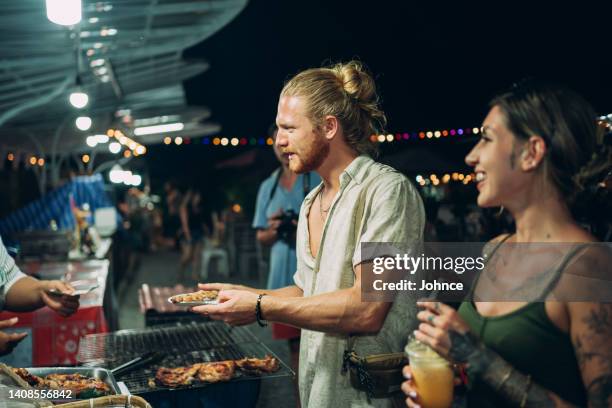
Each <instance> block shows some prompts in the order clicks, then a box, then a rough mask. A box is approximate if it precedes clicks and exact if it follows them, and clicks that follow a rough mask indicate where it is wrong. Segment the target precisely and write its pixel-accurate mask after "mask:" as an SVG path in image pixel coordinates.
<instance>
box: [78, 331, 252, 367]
mask: <svg viewBox="0 0 612 408" xmlns="http://www.w3.org/2000/svg"><path fill="white" fill-rule="evenodd" d="M257 342H259V340H258V339H257V338H256V337H255V336H254V335H253V334H252V333H251V332H250V331H249V330H248V329H247V328H245V327H235V328H232V327H230V326H228V325H226V324H224V323H220V322H207V323H195V322H194V323H190V324H184V325H170V326H158V327H155V328H152V329H140V330H120V331H117V332H114V333H108V334H92V335H88V336H85V337H83V338H82V339H81V342H80V344H79V351H78V355H77V360H78V361H79V362H81V363H87V362H92V361H101V362H103V363H106V364H114V363H117V362H125V361H129V360H130V359H131V358H134V357H137V356H140V355H141V354H142V353H143V352H145V351H159V352H164V353H185V352H189V351H193V350H203V349H209V348H215V347H220V346H227V345H233V344H241V343H257Z"/></svg>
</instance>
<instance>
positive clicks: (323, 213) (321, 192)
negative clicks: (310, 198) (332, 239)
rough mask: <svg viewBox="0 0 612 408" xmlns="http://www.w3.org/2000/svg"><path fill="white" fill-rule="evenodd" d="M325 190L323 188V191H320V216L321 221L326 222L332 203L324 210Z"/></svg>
mask: <svg viewBox="0 0 612 408" xmlns="http://www.w3.org/2000/svg"><path fill="white" fill-rule="evenodd" d="M323 189H324V187H321V189H320V190H319V214H320V215H321V219H322V220H323V221H325V217H326V216H327V213H328V212H329V209H330V208H331V203H330V204H329V206H328V207H327V208H326V209H323Z"/></svg>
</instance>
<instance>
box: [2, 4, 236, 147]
mask: <svg viewBox="0 0 612 408" xmlns="http://www.w3.org/2000/svg"><path fill="white" fill-rule="evenodd" d="M246 2H247V0H214V1H201V0H120V1H119V0H117V1H91V0H83V3H82V8H83V13H82V20H81V22H80V23H78V24H77V25H75V26H71V27H68V28H67V27H63V26H60V25H56V24H54V23H52V22H50V21H49V20H48V19H47V16H46V12H45V3H44V2H43V1H42V0H21V1H18V2H1V3H0V27H2V28H0V31H1V32H2V34H1V35H0V112H1V113H0V147H2V150H4V152H0V153H6V152H7V151H15V152H23V153H24V154H25V153H32V154H37V155H40V156H51V157H55V155H56V154H58V155H62V154H71V153H79V152H83V151H86V150H88V149H90V148H89V147H88V146H87V145H86V144H85V139H86V136H88V135H91V134H96V133H106V131H107V130H108V129H109V128H116V129H121V131H122V132H123V133H124V134H125V135H126V136H129V137H130V138H132V139H133V140H135V141H136V142H138V143H141V144H143V145H145V144H151V143H159V142H161V141H162V140H163V137H164V136H165V135H162V134H159V133H152V134H148V135H142V136H135V135H134V133H133V130H134V129H135V128H136V127H138V126H142V124H163V123H167V122H169V121H173V122H180V123H183V124H184V126H183V127H182V129H181V130H180V132H177V133H173V135H175V134H176V135H177V136H182V137H190V136H196V135H197V136H202V135H206V134H210V133H214V132H218V131H219V130H220V127H219V125H217V124H215V123H212V122H208V121H207V120H208V119H209V117H210V114H211V113H210V111H209V110H208V109H207V108H205V107H202V106H187V104H186V100H185V94H184V91H183V87H182V82H183V81H184V80H185V79H188V78H190V77H193V76H195V75H197V74H200V73H202V72H204V71H206V70H207V69H208V67H209V64H208V63H207V62H206V61H203V60H184V59H183V58H182V54H183V51H184V50H185V49H186V48H188V47H190V46H193V45H195V44H197V43H199V42H201V41H203V40H204V39H206V38H208V37H209V36H211V35H212V34H214V33H215V32H216V31H218V30H219V29H221V28H222V27H223V26H225V25H226V24H227V23H229V22H230V21H231V20H232V19H233V18H234V17H235V16H236V15H237V14H238V13H239V12H240V11H241V10H242V9H243V8H244V7H245V5H246ZM77 87H80V88H81V89H82V90H83V91H85V92H86V93H87V94H88V95H89V104H88V105H87V106H86V107H85V108H84V109H81V110H78V109H76V108H74V107H73V106H72V105H70V103H69V102H68V98H69V95H70V94H71V92H73V91H74V90H75V89H76V88H77ZM81 115H84V116H85V115H86V116H89V117H91V119H92V122H93V124H92V126H91V128H90V129H89V130H88V131H81V130H78V129H77V128H76V127H75V124H74V120H75V119H76V117H77V116H81Z"/></svg>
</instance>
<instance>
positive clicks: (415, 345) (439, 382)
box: [405, 337, 455, 408]
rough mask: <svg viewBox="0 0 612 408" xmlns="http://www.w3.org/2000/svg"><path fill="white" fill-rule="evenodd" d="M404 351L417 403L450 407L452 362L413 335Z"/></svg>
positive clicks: (444, 407) (451, 400)
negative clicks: (414, 387) (415, 391)
mask: <svg viewBox="0 0 612 408" xmlns="http://www.w3.org/2000/svg"><path fill="white" fill-rule="evenodd" d="M405 352H406V355H407V356H408V359H409V360H410V369H411V370H412V380H413V382H414V384H415V386H416V388H417V393H418V398H417V403H418V404H419V405H420V406H421V407H422V408H450V407H451V405H452V404H453V390H454V387H455V386H454V372H453V367H452V364H451V363H450V362H449V361H448V360H446V359H445V358H444V357H442V356H440V355H439V354H438V353H436V352H435V351H434V350H433V349H432V348H430V347H429V346H427V345H426V344H424V343H421V342H420V341H418V340H416V339H415V338H414V337H410V338H409V339H408V344H407V345H406V348H405Z"/></svg>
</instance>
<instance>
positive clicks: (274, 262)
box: [253, 124, 321, 372]
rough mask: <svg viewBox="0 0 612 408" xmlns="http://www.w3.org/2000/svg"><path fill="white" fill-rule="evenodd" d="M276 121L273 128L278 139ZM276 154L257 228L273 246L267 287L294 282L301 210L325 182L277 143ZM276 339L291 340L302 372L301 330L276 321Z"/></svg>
mask: <svg viewBox="0 0 612 408" xmlns="http://www.w3.org/2000/svg"><path fill="white" fill-rule="evenodd" d="M276 133H277V128H276V124H274V125H272V126H271V127H270V129H269V132H268V135H270V136H271V137H272V138H273V139H274V140H275V141H276ZM273 149H274V154H275V156H276V159H277V160H278V161H279V163H280V165H281V166H280V167H279V168H278V169H276V170H275V171H274V172H273V173H272V174H271V175H270V176H269V177H268V178H267V179H265V180H264V181H263V182H262V183H261V185H260V186H259V191H258V193H257V203H256V205H255V216H254V218H253V228H255V229H257V240H258V241H259V242H260V243H261V244H262V245H266V246H271V249H270V269H269V274H268V283H267V285H266V288H267V289H279V288H283V287H285V286H289V285H291V284H292V283H293V274H294V273H295V270H296V268H297V258H296V253H295V238H296V236H295V232H296V228H297V220H298V213H299V211H300V207H301V206H302V201H304V197H306V195H307V194H308V193H309V192H310V190H311V189H312V188H313V187H315V186H317V185H318V184H319V183H320V182H321V178H320V177H319V175H318V174H316V173H314V172H308V173H304V174H297V173H294V172H293V171H291V169H289V158H288V155H287V154H284V153H283V152H282V151H281V150H280V148H279V147H278V146H277V145H276V143H274V145H273ZM272 336H273V338H274V339H277V340H279V339H287V340H288V341H289V350H290V352H291V362H292V366H293V369H294V370H295V371H296V372H297V371H298V364H299V350H300V329H298V328H295V327H292V326H286V325H284V324H280V323H273V324H272Z"/></svg>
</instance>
